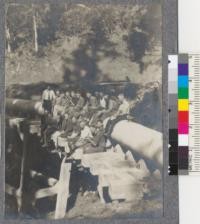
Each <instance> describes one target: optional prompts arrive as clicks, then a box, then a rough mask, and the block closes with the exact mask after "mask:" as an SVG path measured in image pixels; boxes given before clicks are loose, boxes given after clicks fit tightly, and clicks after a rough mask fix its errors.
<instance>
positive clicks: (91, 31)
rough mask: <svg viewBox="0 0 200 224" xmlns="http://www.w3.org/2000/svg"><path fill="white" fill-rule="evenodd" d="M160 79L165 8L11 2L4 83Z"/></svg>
mask: <svg viewBox="0 0 200 224" xmlns="http://www.w3.org/2000/svg"><path fill="white" fill-rule="evenodd" d="M127 77H128V78H129V79H130V80H131V81H133V82H136V83H146V82H150V81H159V80H160V79H161V4H160V3H159V1H156V0H155V1H153V3H152V4H146V5H134V4H123V5H119V4H116V5H114V4H91V3H90V4H73V3H65V4H60V3H59V4H57V3H55V4H38V5H37V4H15V3H12V4H8V5H7V6H6V85H7V86H9V85H10V84H19V83H21V84H30V83H39V82H44V83H74V82H77V81H79V82H82V81H83V82H85V81H86V82H87V81H88V80H90V81H94V82H98V81H109V80H125V79H126V78H127Z"/></svg>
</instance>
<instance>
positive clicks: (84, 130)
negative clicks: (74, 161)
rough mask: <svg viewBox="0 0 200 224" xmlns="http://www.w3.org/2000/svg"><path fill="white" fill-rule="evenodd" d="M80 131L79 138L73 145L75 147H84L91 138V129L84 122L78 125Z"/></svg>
mask: <svg viewBox="0 0 200 224" xmlns="http://www.w3.org/2000/svg"><path fill="white" fill-rule="evenodd" d="M80 129H81V132H80V137H79V139H78V141H77V142H76V144H75V146H76V147H80V146H83V145H85V144H86V143H88V142H89V141H90V139H92V138H93V135H92V132H91V129H90V127H89V126H88V125H87V123H86V122H85V121H82V122H81V123H80Z"/></svg>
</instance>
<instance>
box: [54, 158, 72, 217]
mask: <svg viewBox="0 0 200 224" xmlns="http://www.w3.org/2000/svg"><path fill="white" fill-rule="evenodd" d="M71 165H72V164H71V163H65V158H64V159H63V161H62V164H61V168H60V179H59V182H58V194H57V201H56V211H55V219H61V218H64V217H65V214H66V209H67V201H68V197H69V182H70V172H71Z"/></svg>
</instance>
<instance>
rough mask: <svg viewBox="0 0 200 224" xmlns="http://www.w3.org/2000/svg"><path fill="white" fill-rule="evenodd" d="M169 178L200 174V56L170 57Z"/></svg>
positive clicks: (183, 55) (182, 55)
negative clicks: (171, 176)
mask: <svg viewBox="0 0 200 224" xmlns="http://www.w3.org/2000/svg"><path fill="white" fill-rule="evenodd" d="M168 110H169V175H199V174H200V54H199V55H198V54H180V55H169V56H168Z"/></svg>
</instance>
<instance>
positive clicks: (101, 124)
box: [96, 120, 103, 128]
mask: <svg viewBox="0 0 200 224" xmlns="http://www.w3.org/2000/svg"><path fill="white" fill-rule="evenodd" d="M102 126H103V122H102V121H101V120H98V121H97V123H96V127H97V128H101V127H102Z"/></svg>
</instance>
